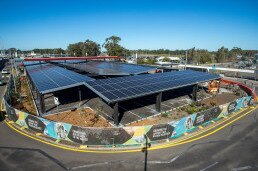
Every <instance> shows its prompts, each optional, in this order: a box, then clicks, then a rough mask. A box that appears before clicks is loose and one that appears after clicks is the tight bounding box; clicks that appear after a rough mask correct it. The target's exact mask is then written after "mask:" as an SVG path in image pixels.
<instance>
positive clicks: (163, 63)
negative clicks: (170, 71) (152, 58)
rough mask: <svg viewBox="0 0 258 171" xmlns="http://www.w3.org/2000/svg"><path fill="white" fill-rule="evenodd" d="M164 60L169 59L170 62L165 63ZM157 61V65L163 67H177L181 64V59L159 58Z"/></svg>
mask: <svg viewBox="0 0 258 171" xmlns="http://www.w3.org/2000/svg"><path fill="white" fill-rule="evenodd" d="M164 58H169V61H163V60H164ZM156 59H157V62H155V63H156V64H158V65H161V66H171V65H175V64H179V63H180V61H181V59H180V58H179V57H172V56H171V57H163V56H161V57H158V58H156Z"/></svg>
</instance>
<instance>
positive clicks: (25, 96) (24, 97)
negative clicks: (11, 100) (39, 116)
mask: <svg viewBox="0 0 258 171" xmlns="http://www.w3.org/2000/svg"><path fill="white" fill-rule="evenodd" d="M17 89H18V91H20V96H21V103H17V104H15V105H14V107H15V108H16V109H19V110H21V111H24V112H27V113H30V114H33V115H36V113H37V112H36V107H35V105H34V103H33V99H32V96H31V93H30V89H29V86H28V84H27V78H26V77H23V78H22V79H20V85H18V86H17Z"/></svg>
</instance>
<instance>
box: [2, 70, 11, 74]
mask: <svg viewBox="0 0 258 171" xmlns="http://www.w3.org/2000/svg"><path fill="white" fill-rule="evenodd" d="M9 73H10V72H9V71H8V70H7V69H3V70H2V74H9Z"/></svg>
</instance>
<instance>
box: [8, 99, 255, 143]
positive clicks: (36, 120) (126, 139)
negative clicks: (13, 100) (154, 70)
mask: <svg viewBox="0 0 258 171" xmlns="http://www.w3.org/2000/svg"><path fill="white" fill-rule="evenodd" d="M4 102H5V110H6V113H7V114H8V116H9V118H10V119H11V120H13V121H14V122H15V123H16V124H18V125H20V126H22V127H24V128H27V129H31V130H33V131H35V132H38V133H42V134H45V135H47V136H49V137H51V138H54V139H61V140H67V141H71V142H76V143H79V144H84V145H110V146H112V145H121V146H127V145H128V146H130V145H141V144H142V143H144V142H145V138H144V135H147V137H148V141H150V142H158V141H161V140H166V139H170V138H177V137H179V136H181V135H183V134H184V133H185V132H191V131H193V130H194V129H195V128H196V127H198V126H200V125H204V124H208V123H210V122H211V121H212V120H217V119H220V118H221V117H223V116H227V115H230V114H231V113H232V112H235V111H238V110H239V109H241V108H245V107H247V106H248V105H252V104H253V99H252V98H251V96H248V97H242V98H240V99H237V100H235V101H233V102H231V103H227V104H224V105H220V106H216V107H213V108H211V109H208V110H206V111H203V112H199V113H194V114H191V115H189V116H187V117H184V118H181V119H179V120H176V121H172V122H169V123H167V124H159V125H148V126H134V127H123V128H83V127H78V126H73V125H71V124H67V123H61V122H53V121H49V120H47V119H44V118H41V117H37V116H33V115H30V114H28V113H25V112H22V111H19V110H16V109H14V108H13V107H11V106H9V104H8V103H7V101H4Z"/></svg>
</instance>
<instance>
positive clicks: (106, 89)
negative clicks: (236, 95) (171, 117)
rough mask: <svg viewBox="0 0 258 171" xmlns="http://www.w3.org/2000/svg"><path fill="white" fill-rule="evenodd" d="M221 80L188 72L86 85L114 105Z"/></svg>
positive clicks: (214, 76) (126, 78)
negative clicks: (114, 103) (123, 101)
mask: <svg viewBox="0 0 258 171" xmlns="http://www.w3.org/2000/svg"><path fill="white" fill-rule="evenodd" d="M219 78H220V76H218V75H215V74H209V73H204V72H197V71H192V70H186V71H178V72H165V73H157V74H145V75H136V76H128V77H119V78H110V79H103V80H94V81H90V82H87V83H85V84H86V86H87V87H89V88H90V89H91V90H93V91H94V92H95V93H96V94H98V95H99V96H100V97H102V98H103V99H104V100H105V101H107V102H108V103H113V102H118V101H122V100H127V99H132V98H136V97H141V96H145V95H150V94H154V93H159V92H163V91H167V90H172V89H176V88H180V87H185V86H188V85H194V84H197V83H201V82H206V81H210V80H214V79H219Z"/></svg>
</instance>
